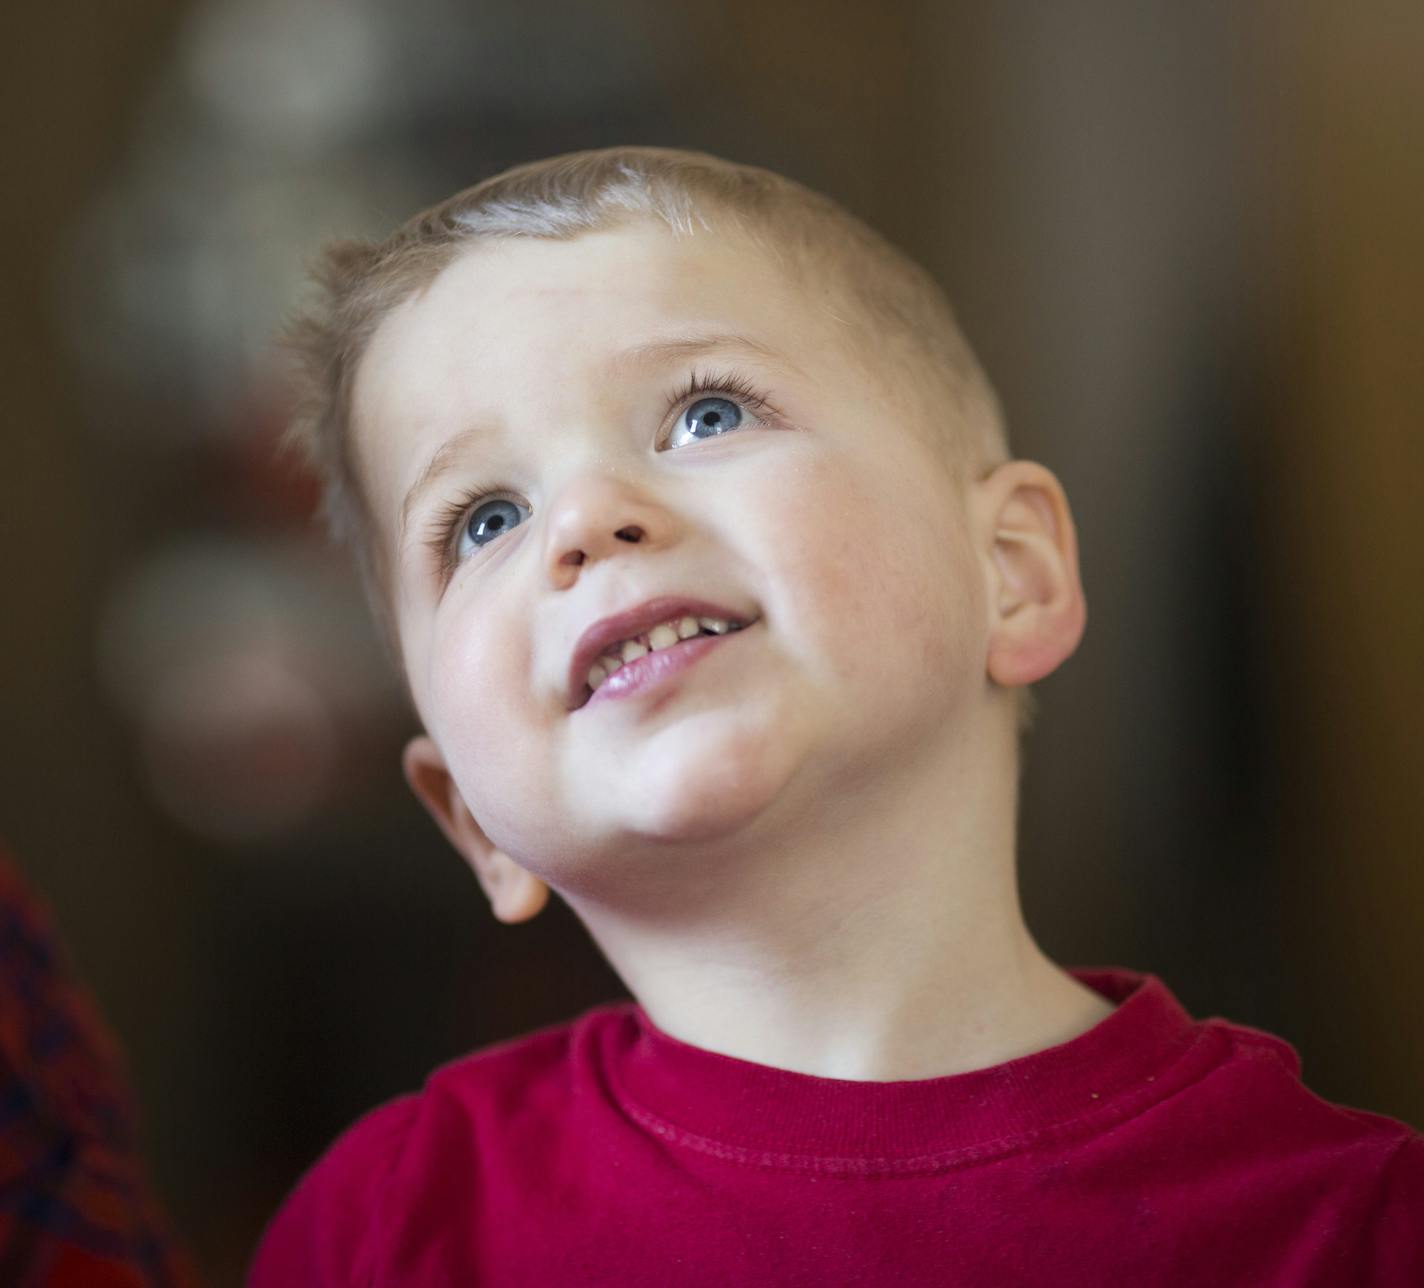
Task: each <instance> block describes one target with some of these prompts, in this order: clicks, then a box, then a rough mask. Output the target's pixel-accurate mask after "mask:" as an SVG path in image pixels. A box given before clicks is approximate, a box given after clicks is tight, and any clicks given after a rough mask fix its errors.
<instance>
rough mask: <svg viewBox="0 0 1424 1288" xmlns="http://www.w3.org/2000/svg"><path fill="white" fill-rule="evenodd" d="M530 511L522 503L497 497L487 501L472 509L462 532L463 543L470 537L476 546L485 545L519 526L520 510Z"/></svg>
mask: <svg viewBox="0 0 1424 1288" xmlns="http://www.w3.org/2000/svg"><path fill="white" fill-rule="evenodd" d="M521 510H524V511H525V513H526V514H527V513H528V511H527V510H526V509H525V507H524V506H522V505H516V504H515V503H514V502H513V501H506V500H505V499H504V498H503V497H496V498H495V499H494V500H492V501H485V502H484V503H483V504H481V505H477V506H476V507H475V508H474V509H473V510H471V511H470V518H469V521H468V522H467V523H466V524H465V526H464V528H463V529H462V530H461V532H460V539H461V544H463V543H464V539H465V538H466V537H468V538H469V539H470V540H471V542H473V543H474V544H475V545H476V546H485V545H488V544H489V543H490V542H491V541H493V540H494V539H495V538H496V537H502V536H503V535H504V534H505V533H506V532H508V531H509V530H510V529H511V528H513V527H516V526H518V524H519V522H520V511H521Z"/></svg>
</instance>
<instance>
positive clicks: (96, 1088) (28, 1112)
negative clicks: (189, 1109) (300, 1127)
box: [0, 852, 198, 1288]
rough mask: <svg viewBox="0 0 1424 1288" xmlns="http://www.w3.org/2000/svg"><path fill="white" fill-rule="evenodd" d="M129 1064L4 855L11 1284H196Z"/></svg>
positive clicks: (5, 1209) (4, 1255) (1, 1032)
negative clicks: (165, 1199) (152, 1155)
mask: <svg viewBox="0 0 1424 1288" xmlns="http://www.w3.org/2000/svg"><path fill="white" fill-rule="evenodd" d="M121 1065H122V1059H121V1057H120V1054H119V1051H118V1048H117V1046H116V1044H115V1042H114V1040H113V1038H112V1037H111V1036H110V1034H109V1032H108V1030H107V1028H106V1027H105V1025H104V1023H103V1021H102V1020H101V1019H100V1017H99V1015H98V1012H97V1011H96V1010H95V1007H94V1004H93V1002H92V1000H91V999H90V997H89V995H88V993H87V992H86V991H85V990H84V988H83V987H82V986H81V985H80V983H79V982H78V981H77V980H76V979H75V978H74V976H73V975H72V974H71V972H70V970H69V969H68V966H67V963H66V960H65V957H64V954H63V950H62V949H61V948H60V946H59V944H58V942H57V940H56V938H55V933H54V930H53V927H52V924H51V921H50V918H49V916H48V914H47V912H46V910H45V909H44V908H43V906H42V905H41V904H40V903H39V902H38V901H37V900H36V899H35V897H34V896H33V895H32V894H30V892H29V891H28V890H27V889H26V888H25V885H24V883H23V881H22V880H21V879H20V876H19V874H18V873H17V872H16V871H15V869H14V868H13V867H12V866H11V865H10V863H9V862H8V861H7V860H6V857H5V855H4V854H3V852H0V1284H4V1285H16V1286H18V1288H71V1286H73V1288H149V1286H161V1288H188V1286H189V1285H196V1284H197V1282H198V1279H197V1275H196V1273H195V1271H194V1269H193V1267H192V1265H191V1263H190V1262H189V1260H188V1258H187V1256H186V1255H185V1254H184V1253H183V1252H182V1251H181V1250H180V1249H178V1248H177V1247H176V1245H175V1244H174V1242H173V1240H172V1237H171V1236H170V1234H169V1232H168V1230H167V1228H166V1221H165V1218H164V1216H163V1214H162V1212H161V1211H160V1209H159V1207H158V1206H157V1204H156V1203H155V1201H154V1199H153V1197H152V1195H151V1194H150V1192H149V1188H148V1183H147V1180H146V1178H145V1175H144V1169H143V1165H142V1163H141V1160H140V1158H139V1154H138V1149H137V1145H136V1142H135V1131H134V1109H133V1105H132V1103H131V1099H130V1095H129V1092H128V1088H127V1087H126V1086H125V1085H124V1082H123V1076H122V1074H121V1072H120V1069H121Z"/></svg>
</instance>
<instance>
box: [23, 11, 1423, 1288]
mask: <svg viewBox="0 0 1424 1288" xmlns="http://www.w3.org/2000/svg"><path fill="white" fill-rule="evenodd" d="M7 27H8V32H7V40H6V42H5V44H4V49H3V53H0V59H3V78H2V80H3V91H0V92H3V94H4V95H5V106H6V111H5V114H4V119H5V121H6V122H7V125H6V157H7V171H8V174H7V185H6V187H7V197H6V200H5V201H4V203H3V206H0V219H3V222H4V235H3V237H0V255H3V278H4V281H5V283H6V289H5V292H4V296H3V305H0V309H2V310H3V311H0V328H3V332H0V362H3V364H4V366H3V371H4V385H3V387H4V390H5V395H6V397H5V420H4V429H3V443H0V448H3V450H0V527H2V528H3V532H4V534H5V540H4V542H3V546H0V551H3V553H0V561H2V562H0V573H3V588H4V589H3V601H2V602H3V604H4V617H3V622H4V628H3V631H0V649H2V650H3V653H0V661H3V668H4V672H3V674H4V683H3V685H0V729H3V731H4V735H5V736H4V740H3V749H2V750H0V757H3V762H0V838H3V839H4V841H6V842H7V843H8V844H9V846H10V847H11V848H12V849H13V850H14V852H15V853H16V855H17V856H18V858H19V861H20V862H21V864H22V866H23V868H24V871H25V873H26V875H27V876H28V878H29V879H30V881H31V882H32V884H33V885H34V886H35V887H36V888H37V889H38V890H39V892H40V893H41V894H42V895H43V896H44V897H45V898H46V899H47V900H48V901H49V903H50V905H51V907H52V908H53V909H54V912H55V915H56V917H57V919H58V922H59V925H60V928H61V930H62V932H63V934H64V937H65V939H66V942H67V944H68V946H69V949H70V951H71V954H72V956H73V959H74V961H75V963H76V965H77V967H78V969H79V971H80V972H81V973H82V974H83V976H84V977H85V978H86V979H87V980H88V982H89V983H90V985H91V986H92V988H93V990H94V991H95V993H96V994H97V995H98V999H99V1002H100V1005H101V1007H102V1008H103V1010H104V1012H105V1014H106V1015H107V1017H108V1019H109V1021H110V1023H111V1025H112V1027H113V1028H114V1030H115V1031H116V1032H117V1034H118V1036H119V1038H120V1040H121V1041H122V1043H123V1045H124V1047H125V1049H126V1051H127V1055H128V1059H129V1066H130V1072H131V1076H132V1080H133V1082H134V1084H135V1086H136V1088H137V1091H138V1095H139V1098H140V1101H141V1105H142V1109H143V1114H144V1118H143V1121H144V1141H145V1146H146V1149H147V1152H148V1156H149V1159H150V1162H151V1166H152V1171H153V1174H154V1178H155V1188H156V1189H157V1190H158V1193H159V1195H160V1197H161V1199H162V1200H163V1202H164V1203H165V1204H166V1205H167V1207H168V1208H169V1210H170V1212H171V1213H172V1216H173V1220H174V1224H175V1225H176V1226H177V1228H178V1230H179V1232H180V1234H181V1236H182V1237H183V1239H184V1240H185V1241H186V1242H187V1243H188V1245H189V1246H190V1248H191V1249H192V1251H193V1253H194V1254H195V1256H196V1258H197V1260H198V1262H199V1264H200V1266H201V1267H202V1268H203V1270H204V1272H205V1274H206V1275H207V1277H208V1278H209V1280H210V1281H211V1282H212V1283H213V1284H217V1285H226V1284H237V1283H238V1282H239V1278H240V1275H241V1273H242V1269H243V1267H244V1265H245V1263H246V1260H247V1257H248V1256H249V1255H250V1252H251V1249H252V1246H253V1244H254V1242H255V1240H256V1238H257V1237H258V1234H259V1232H260V1230H261V1227H262V1225H263V1223H264V1222H265V1221H266V1220H267V1219H268V1217H269V1216H270V1215H271V1213H272V1211H273V1209H274V1208H275V1207H276V1205H277V1204H278V1202H279V1201H280V1199H281V1198H282V1196H283V1195H284V1194H285V1192H286V1191H287V1189H288V1188H289V1187H290V1186H291V1185H292V1184H293V1183H294V1181H295V1180H296V1178H297V1176H298V1175H299V1174H300V1172H301V1171H302V1169H303V1168H304V1167H306V1166H307V1165H308V1164H309V1163H310V1162H311V1161H312V1160H313V1159H314V1158H315V1157H316V1155H317V1154H318V1152H319V1151H320V1150H321V1149H322V1148H323V1147H324V1146H325V1145H326V1144H327V1143H328V1142H329V1141H330V1140H331V1138H332V1137H333V1136H334V1135H335V1134H336V1133H337V1132H338V1131H339V1130H340V1129H341V1128H342V1127H343V1126H345V1125H346V1124H347V1123H349V1122H350V1121H351V1120H352V1119H353V1118H355V1117H356V1116H357V1115H359V1114H360V1113H362V1112H363V1111H364V1110H366V1109H368V1108H370V1107H372V1106H373V1105H375V1104H376V1103H378V1102H380V1101H381V1100H384V1099H386V1098H389V1097H391V1096H393V1095H395V1094H397V1093H399V1092H401V1091H405V1090H408V1089H412V1088H414V1087H417V1086H418V1085H419V1084H420V1082H421V1080H422V1079H423V1077H424V1076H425V1074H426V1073H427V1072H428V1071H429V1070H430V1069H431V1068H432V1067H433V1066H434V1065H436V1064H438V1063H441V1062H443V1061H445V1060H447V1059H450V1058H453V1057H454V1056H456V1055H458V1054H460V1053H462V1052H464V1051H466V1050H468V1049H470V1048H471V1047H474V1046H477V1045H481V1044H484V1043H487V1042H490V1041H494V1040H496V1039H499V1038H503V1037H508V1036H512V1035H514V1034H517V1033H522V1032H526V1031H528V1030H529V1029H531V1028H534V1027H536V1026H539V1025H542V1024H547V1023H553V1022H555V1021H558V1020H563V1019H566V1018H569V1017H571V1016H573V1015H574V1014H576V1013H578V1012H579V1011H581V1010H583V1009H584V1008H586V1007H588V1006H591V1005H593V1004H595V1003H598V1002H602V1001H607V1000H611V999H614V998H617V997H620V996H623V995H624V994H623V992H622V989H621V986H620V984H619V982H618V980H617V979H616V978H615V977H614V976H613V974H612V973H611V971H610V970H609V969H608V967H607V966H606V965H604V964H603V963H602V961H601V959H600V958H599V957H598V955H597V953H596V952H595V950H594V949H593V948H592V946H591V945H590V943H589V941H588V940H587V938H586V936H585V935H584V934H583V932H582V931H581V929H580V928H579V927H578V925H577V923H576V922H575V921H574V919H573V918H572V916H571V915H570V914H569V913H568V911H567V909H566V908H565V907H564V906H563V905H562V904H561V903H557V902H556V903H555V904H553V905H551V907H550V909H549V911H547V912H546V913H545V914H544V916H542V917H541V918H539V919H538V920H537V921H535V922H534V923H532V924H530V925H527V926H519V927H505V926H501V925H499V924H498V923H496V922H495V921H494V920H493V918H492V917H491V915H490V913H489V911H488V907H487V905H486V903H485V902H484V900H483V898H482V896H481V895H480V892H479V890H478V888H477V886H476V884H475V882H474V880H473V878H472V877H471V876H470V875H469V873H468V872H467V870H466V869H465V868H464V866H463V864H462V862H461V861H460V859H459V858H458V857H457V856H456V854H455V853H454V851H453V850H451V849H450V848H449V847H448V846H447V845H446V843H445V842H444V841H443V839H442V838H441V837H440V835H439V834H438V832H437V831H436V829H435V827H434V825H433V824H432V823H431V822H430V821H429V820H428V819H427V818H426V816H425V815H424V814H423V812H422V811H421V810H420V808H419V806H418V805H417V803H416V802H415V800H414V798H413V797H412V796H411V794H410V793H409V791H408V789H407V788H406V786H405V783H404V780H403V779H402V777H401V774H400V769H399V764H398V756H399V751H400V747H401V746H402V744H403V743H404V741H405V739H406V738H407V737H408V736H409V734H410V733H412V732H414V730H413V728H412V726H411V725H410V724H409V723H408V718H407V717H406V715H405V714H404V712H403V711H402V708H401V705H400V701H399V697H398V692H399V691H398V689H397V687H396V685H395V683H394V679H393V677H392V676H391V675H390V674H389V673H388V672H387V671H386V670H385V669H384V667H385V664H384V662H383V659H382V656H381V654H380V652H379V649H378V647H377V645H376V644H375V641H374V637H373V635H372V631H371V628H370V626H369V624H368V622H367V620H366V618H365V615H364V608H363V605H362V602H361V599H360V595H359V592H358V590H357V588H356V585H355V581H354V577H353V574H352V573H351V571H350V570H349V569H348V568H347V566H346V565H345V564H344V562H343V561H342V559H341V558H340V557H339V556H338V555H337V554H336V553H335V552H333V551H331V550H329V549H328V548H327V546H326V544H325V541H324V539H323V536H322V534H321V532H320V531H319V530H318V528H317V527H316V526H315V525H314V523H313V521H312V511H313V505H314V502H315V494H314V491H313V490H312V488H311V487H310V486H309V485H308V484H306V483H304V482H303V481H302V480H300V479H298V478H294V477H293V476H291V475H290V474H289V473H288V472H286V471H285V470H283V469H282V468H280V467H279V466H278V465H277V464H276V463H275V462H274V460H273V458H272V450H273V445H274V443H275V439H276V435H277V433H278V432H279V430H280V427H281V424H282V417H283V414H284V398H285V393H284V389H283V385H282V378H281V368H280V366H279V365H277V364H276V363H275V362H274V360H273V358H272V356H271V354H270V352H269V349H268V344H269V340H270V337H271V334H272V332H273V329H274V328H275V326H276V325H277V323H278V322H279V320H280V319H281V317H282V315H283V314H284V312H285V311H287V310H288V309H289V308H290V307H291V306H292V305H293V303H294V302H295V301H296V299H297V298H298V297H299V295H300V293H301V290H302V265H303V262H304V260H305V259H306V257H308V256H309V255H310V254H311V253H312V252H313V251H314V250H315V249H316V248H317V247H318V245H319V244H320V243H321V242H322V241H324V240H325V239H327V238H329V237H333V236H340V235H351V234H359V235H380V234H382V233H384V232H386V231H387V230H389V229H390V228H392V227H393V226H394V225H395V224H396V223H397V222H399V221H400V220H402V219H404V218H405V217H406V216H407V215H409V214H411V213H413V212H414V211H415V210H416V209H418V208H420V207H422V206H424V205H426V204H428V203H429V202H431V201H433V200H435V199H437V198H439V197H442V196H445V195H446V194H448V193H449V192H451V191H453V190H455V189H457V188H460V187H463V186H466V185H468V184H470V183H472V182H475V181H476V180H478V179H480V178H483V177H484V176H486V175H487V174H490V173H492V172H494V171H495V170H497V169H500V168H502V167H504V166H506V165H508V164H511V163H515V162H519V161H524V160H529V159H532V158H535V157H538V156H542V155H547V154H551V153H555V152H561V151H566V150H569V149H573V148H581V147H589V146H601V145H606V144H612V143H623V142H639V143H656V144H667V145H684V146H692V147H698V148H705V149H708V150H711V151H714V152H718V153H721V154H724V155H727V156H730V157H733V158H736V159H739V160H744V161H749V162H754V163H758V164H762V165H768V166H771V167H773V168H775V169H779V170H782V171H784V172H786V173H788V174H790V175H792V176H793V177H796V178H798V179H801V180H802V181H804V182H806V183H808V184H810V185H811V186H813V187H816V188H819V189H822V190H824V191H826V192H828V193H830V194H832V195H833V196H835V197H837V198H838V199H840V200H841V201H842V202H843V203H844V204H846V205H847V206H848V207H850V208H851V209H852V210H854V211H856V212H857V213H858V214H860V215H862V216H864V217H865V218H867V219H868V220H869V221H870V222H871V223H873V224H874V225H876V226H877V227H879V228H880V229H881V230H882V231H884V232H886V233H887V234H888V235H889V236H891V237H892V238H893V239H894V240H896V241H897V242H899V243H900V244H901V245H903V246H904V247H905V248H906V249H907V250H909V251H910V252H911V253H912V254H914V255H915V256H917V257H918V258H920V259H921V260H922V261H923V262H925V263H926V264H927V265H928V266H929V267H930V268H931V269H932V270H933V271H934V272H935V273H936V274H937V275H938V276H939V277H940V279H941V280H942V281H943V282H944V284H945V285H946V287H947V288H948V290H949V292H950V294H951V296H952V298H953V299H954V300H955V301H956V304H957V306H958V308H959V311H960V314H961V318H962V320H963V322H964V324H965V327H966V329H967V331H968V333H969V335H970V338H971V340H972V342H973V343H974V344H975V346H976V347H977V349H978V350H979V353H980V355H981V357H982V358H983V360H984V362H985V365H986V366H987V368H988V370H989V372H990V375H991V377H992V378H993V379H994V381H995V383H996V384H997V386H998V388H999V389H1000V391H1001V393H1002V395H1003V399H1004V402H1005V405H1006V408H1007V410H1008V413H1009V419H1010V426H1011V432H1012V436H1013V441H1014V446H1015V450H1016V453H1017V454H1018V455H1020V456H1027V457H1032V458H1034V459H1038V460H1041V461H1043V462H1044V463H1046V464H1047V465H1049V466H1050V468H1052V469H1054V470H1055V471H1056V472H1057V473H1058V474H1059V476H1060V477H1061V478H1062V480H1063V482H1064V484H1065V486H1066V488H1067V491H1068V495H1069V497H1070V499H1071V501H1072V503H1073V505H1074V509H1075V514H1076V518H1077V522H1078V528H1079V539H1080V546H1081V559H1082V567H1083V576H1084V582H1085V586H1086V589H1087V594H1088V600H1089V605H1090V622H1089V628H1088V632H1087V636H1086V639H1085V642H1084V644H1083V646H1082V648H1081V650H1080V652H1079V654H1078V655H1077V656H1076V657H1075V658H1073V659H1072V660H1071V661H1070V662H1069V663H1068V664H1067V666H1066V667H1065V668H1064V669H1063V670H1062V671H1061V672H1060V673H1059V674H1058V675H1056V676H1054V677H1052V678H1051V679H1049V680H1048V681H1046V682H1044V683H1043V684H1042V685H1041V686H1039V693H1040V699H1041V703H1042V712H1041V716H1040V721H1039V728H1038V731H1037V732H1036V733H1035V734H1034V735H1033V737H1032V740H1031V742H1030V744H1029V751H1028V761H1027V770H1026V778H1025V785H1024V798H1023V808H1022V847H1021V872H1022V887H1023V895H1024V903H1025V909H1026V914H1027V917H1028V920H1029V924H1030V926H1031V927H1032V928H1033V930H1034V931H1035V933H1036V935H1037V936H1038V938H1039V940H1040V942H1041V943H1042V944H1043V946H1044V947H1045V949H1046V950H1047V951H1048V952H1049V954H1050V955H1051V956H1053V957H1054V958H1055V959H1056V960H1058V961H1060V962H1062V963H1064V964H1067V965H1106V964H1117V965H1123V966H1129V967H1132V968H1134V969H1138V970H1142V971H1149V972H1152V973H1155V974H1158V975H1160V976H1161V977H1162V978H1163V979H1164V980H1165V981H1166V983H1167V984H1168V986H1169V987H1171V988H1172V989H1173V990H1174V991H1175V992H1176V994H1177V996H1178V997H1179V998H1180V999H1181V1000H1182V1001H1183V1003H1184V1004H1185V1005H1186V1006H1187V1008H1188V1009H1189V1010H1191V1011H1192V1012H1193V1013H1194V1014H1196V1015H1199V1016H1209V1015H1222V1016H1226V1017H1228V1018H1230V1019H1233V1020H1236V1021H1239V1022H1242V1023H1247V1024H1251V1025H1255V1026H1257V1027H1261V1028H1265V1029H1267V1030H1269V1031H1271V1032H1274V1033H1278V1034H1280V1035H1281V1036H1283V1037H1285V1038H1286V1039H1287V1040H1289V1041H1290V1042H1291V1043H1292V1044H1293V1045H1294V1046H1295V1047H1296V1048H1297V1049H1298V1050H1299V1051H1300V1053H1301V1055H1302V1058H1303V1062H1304V1077H1305V1081H1306V1083H1307V1085H1309V1086H1310V1087H1311V1088H1312V1089H1313V1090H1315V1091H1316V1092H1318V1093H1319V1094H1320V1095H1322V1096H1324V1097H1326V1098H1327V1099H1331V1100H1338V1101H1343V1102H1345V1103H1347V1104H1350V1105H1354V1106H1358V1107H1362V1108H1366V1109H1370V1110H1373V1111H1375V1112H1379V1113H1386V1114H1390V1115H1392V1116H1395V1117H1401V1118H1404V1119H1405V1120H1406V1121H1410V1122H1412V1123H1414V1124H1415V1125H1416V1126H1418V1125H1421V1124H1424V1024H1421V1009H1424V1008H1421V1004H1420V990H1421V986H1424V934H1422V933H1421V924H1424V913H1421V905H1424V870H1421V864H1420V859H1421V855H1424V790H1421V786H1424V784H1421V777H1420V775H1421V770H1420V766H1421V764H1424V736H1421V728H1424V666H1421V660H1420V659H1421V656H1424V609H1421V607H1420V602H1419V594H1420V591H1421V588H1424V506H1421V504H1420V497H1421V492H1424V424H1421V421H1422V420H1424V413H1421V408H1424V328H1421V323H1420V317H1421V309H1420V300H1421V299H1424V147H1421V145H1420V140H1421V139H1424V79H1422V78H1421V77H1420V76H1419V75H1418V69H1419V67H1420V66H1421V65H1424V8H1421V7H1420V6H1418V5H1416V4H1405V3H1400V4H1396V5H1390V4H1385V3H1379V4H1366V5H1351V6H1344V5H1338V4H1337V5H1331V4H1325V3H1305V4H1300V5H1294V6H1289V7H1287V6H1256V5H1240V4H1231V3H1226V2H1225V0H1222V2H1220V3H1198V4H1190V5H1183V4H1165V3H1147V4H1143V3H1134V4H1128V3H1066V4H1053V5H1047V4H1037V3H1023V2H1015V0H1010V2H1007V3H1004V2H1000V3H992V4H991V3H984V2H982V0H981V2H977V3H964V4H955V3H950V2H949V0H941V2H940V3H930V2H929V0H885V2H884V3H881V4H878V5H875V6H870V5H865V4H859V3H851V2H850V0H819V2H818V3H815V4H811V3H805V2H796V3H793V2H792V0H754V2H753V0H685V2H684V3H680V4H676V5H668V4H665V3H658V2H657V0H581V2H579V3H575V2H574V0H539V2H537V3H530V2H529V0H480V2H474V0H470V2H468V3H463V4H462V3H456V2H455V0H403V2H402V3H401V4H399V5H397V4H395V3H393V2H391V0H346V3H342V4H336V3H331V2H330V0H280V2H279V0H127V3H125V4H123V5H111V4H99V3H96V2H95V0H89V2H88V3H84V4H71V5H35V4H24V5H17V6H14V7H13V8H12V10H11V12H10V18H9V21H8V23H7Z"/></svg>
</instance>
